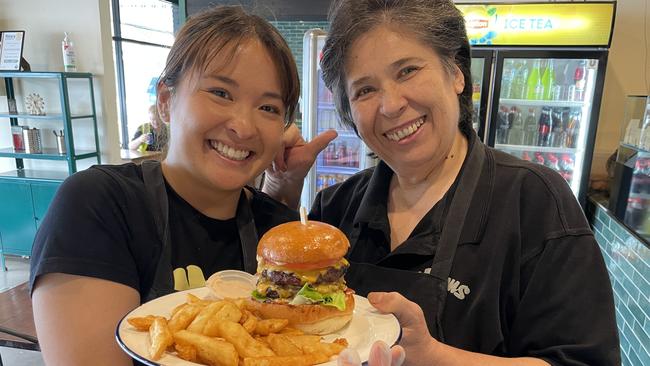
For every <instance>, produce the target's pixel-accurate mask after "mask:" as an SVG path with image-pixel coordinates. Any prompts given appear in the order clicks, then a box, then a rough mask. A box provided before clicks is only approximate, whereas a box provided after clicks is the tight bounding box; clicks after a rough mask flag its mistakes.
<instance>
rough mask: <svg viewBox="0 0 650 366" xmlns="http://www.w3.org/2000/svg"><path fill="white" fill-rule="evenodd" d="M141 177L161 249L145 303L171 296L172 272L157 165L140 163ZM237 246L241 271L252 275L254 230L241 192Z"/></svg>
mask: <svg viewBox="0 0 650 366" xmlns="http://www.w3.org/2000/svg"><path fill="white" fill-rule="evenodd" d="M142 177H143V180H144V185H145V190H146V192H147V202H148V203H149V205H150V207H149V209H150V212H151V213H152V214H153V217H154V221H155V224H156V231H157V234H158V237H159V238H160V242H161V243H162V248H161V251H160V257H159V259H158V264H157V265H156V270H155V274H154V278H153V282H152V285H151V287H150V289H149V291H148V292H147V294H146V296H145V297H144V298H143V299H142V302H143V303H144V302H147V301H150V300H153V299H155V298H158V297H160V296H164V295H167V294H170V293H172V292H174V279H173V274H172V272H173V269H172V245H171V239H170V235H169V204H168V202H167V189H166V187H165V180H164V178H163V175H162V169H161V167H160V163H159V162H157V161H153V160H147V161H144V162H142ZM235 217H236V222H237V230H238V232H239V242H240V243H241V247H242V254H243V260H244V270H245V271H246V272H248V273H251V274H255V271H256V270H257V258H256V256H257V240H258V238H257V229H256V228H255V221H254V220H253V213H252V211H251V207H250V204H249V202H248V198H247V197H246V193H245V192H244V190H243V189H242V192H241V195H240V196H239V202H238V203H237V212H236V214H235Z"/></svg>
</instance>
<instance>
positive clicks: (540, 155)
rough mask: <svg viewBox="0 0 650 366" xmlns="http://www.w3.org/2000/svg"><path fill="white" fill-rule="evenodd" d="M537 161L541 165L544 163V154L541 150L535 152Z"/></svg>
mask: <svg viewBox="0 0 650 366" xmlns="http://www.w3.org/2000/svg"><path fill="white" fill-rule="evenodd" d="M535 162H536V163H537V164H539V165H544V156H543V155H542V153H541V152H539V151H537V152H536V153H535Z"/></svg>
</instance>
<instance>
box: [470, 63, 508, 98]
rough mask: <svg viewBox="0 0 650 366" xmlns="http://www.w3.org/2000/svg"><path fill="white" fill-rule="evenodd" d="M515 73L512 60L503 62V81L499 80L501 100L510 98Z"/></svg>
mask: <svg viewBox="0 0 650 366" xmlns="http://www.w3.org/2000/svg"><path fill="white" fill-rule="evenodd" d="M516 72H517V69H516V68H515V64H514V60H511V59H508V60H505V62H504V63H503V79H502V80H501V99H510V98H511V97H512V83H513V81H514V79H515V74H516ZM472 99H473V98H472Z"/></svg>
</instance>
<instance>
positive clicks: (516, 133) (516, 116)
mask: <svg viewBox="0 0 650 366" xmlns="http://www.w3.org/2000/svg"><path fill="white" fill-rule="evenodd" d="M508 117H509V118H510V120H511V122H510V132H509V134H508V144H510V145H523V144H524V120H523V118H522V117H521V112H520V111H519V109H518V108H517V107H512V108H511V109H510V114H509V115H508Z"/></svg>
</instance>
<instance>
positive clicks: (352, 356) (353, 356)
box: [336, 348, 361, 366]
mask: <svg viewBox="0 0 650 366" xmlns="http://www.w3.org/2000/svg"><path fill="white" fill-rule="evenodd" d="M336 364H337V365H338V366H359V365H361V359H360V358H359V354H358V353H357V351H355V350H353V349H352V348H346V349H344V350H343V351H341V353H339V356H338V358H337V359H336Z"/></svg>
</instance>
